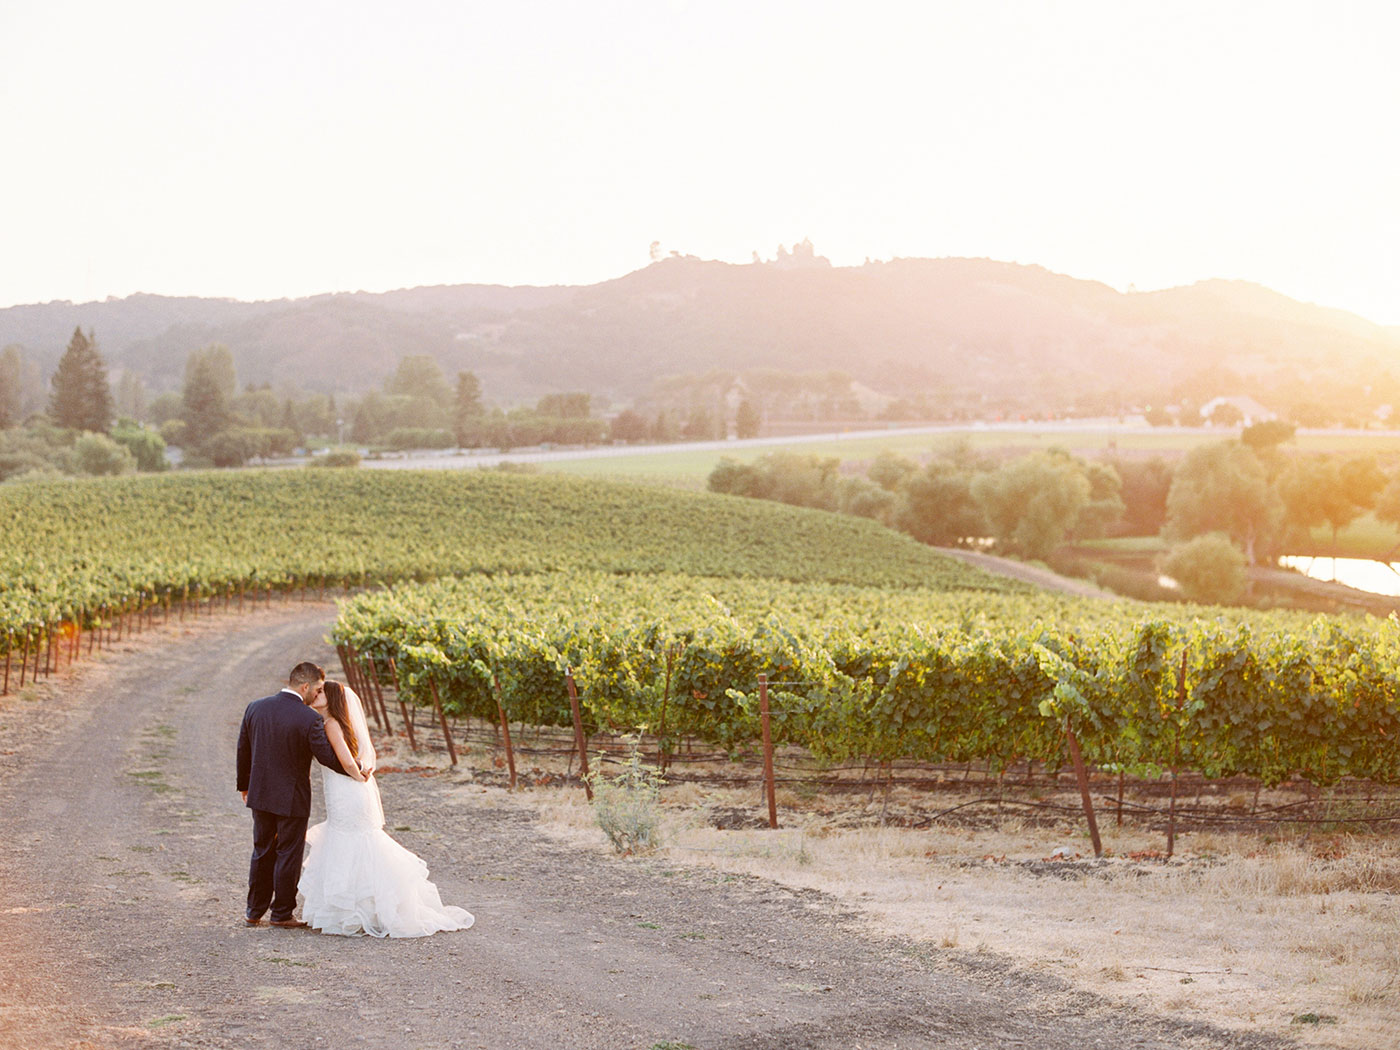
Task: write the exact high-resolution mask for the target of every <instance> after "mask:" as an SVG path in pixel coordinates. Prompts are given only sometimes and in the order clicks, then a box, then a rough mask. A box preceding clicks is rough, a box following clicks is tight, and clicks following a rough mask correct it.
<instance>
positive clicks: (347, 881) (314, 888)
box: [297, 687, 475, 937]
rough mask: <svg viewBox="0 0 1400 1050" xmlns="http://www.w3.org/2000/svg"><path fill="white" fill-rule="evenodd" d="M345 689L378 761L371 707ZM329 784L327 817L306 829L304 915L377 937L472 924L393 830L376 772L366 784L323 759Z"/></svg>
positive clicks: (321, 925) (328, 927)
mask: <svg viewBox="0 0 1400 1050" xmlns="http://www.w3.org/2000/svg"><path fill="white" fill-rule="evenodd" d="M345 693H346V700H347V702H348V703H349V707H350V720H351V723H352V724H353V726H354V728H355V735H356V738H357V739H356V743H357V744H358V746H359V754H360V758H361V761H364V760H366V759H368V760H369V761H370V762H371V763H372V762H373V761H374V747H373V745H372V744H371V743H370V741H369V728H368V726H367V725H366V723H365V718H364V710H363V708H362V707H361V706H360V703H359V698H358V697H356V696H355V694H354V693H353V692H351V690H350V689H349V688H348V687H347V688H346V690H345ZM321 785H322V787H323V788H324V790H325V799H326V820H325V821H324V822H323V823H321V824H317V825H316V826H315V827H313V828H310V829H309V830H308V831H307V832H306V845H307V847H308V848H307V854H306V861H305V863H304V864H303V866H302V871H301V881H300V882H298V883H297V889H298V890H299V891H300V892H301V893H302V894H303V895H304V896H305V898H306V900H305V902H304V903H303V905H302V909H301V917H302V919H304V920H305V921H306V922H307V923H308V924H309V925H310V926H311V927H312V928H313V929H317V930H320V931H321V932H322V933H338V934H347V935H354V934H369V935H370V936H372V937H426V936H428V935H429V934H433V933H441V932H444V931H447V930H465V929H467V928H468V927H469V926H471V924H472V923H473V922H474V921H475V920H474V919H473V917H472V915H471V914H470V913H469V912H467V911H466V910H465V909H463V908H456V907H453V906H451V905H445V904H443V903H442V898H441V896H439V894H438V889H437V887H436V886H434V885H433V884H432V883H431V882H430V881H428V865H427V864H425V863H424V862H423V861H422V860H421V859H420V858H419V857H418V856H417V855H415V854H414V853H412V852H411V851H409V850H407V849H404V847H403V846H401V845H399V844H398V843H397V842H395V841H394V840H393V839H392V838H390V837H389V836H388V835H387V834H386V833H385V831H384V807H383V805H382V804H381V802H380V800H379V785H378V784H376V783H375V781H374V778H373V777H370V779H369V780H368V781H367V782H365V783H363V784H362V783H360V782H358V781H355V780H351V779H350V778H349V777H346V776H341V775H340V774H339V773H333V772H331V771H330V770H329V769H327V768H326V767H324V766H322V767H321Z"/></svg>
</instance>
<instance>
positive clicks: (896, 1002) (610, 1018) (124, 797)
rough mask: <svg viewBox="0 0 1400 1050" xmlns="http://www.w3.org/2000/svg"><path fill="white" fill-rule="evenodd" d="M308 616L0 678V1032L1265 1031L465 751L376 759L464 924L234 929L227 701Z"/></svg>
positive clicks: (744, 1038) (394, 1036)
mask: <svg viewBox="0 0 1400 1050" xmlns="http://www.w3.org/2000/svg"><path fill="white" fill-rule="evenodd" d="M333 615H334V610H333V609H332V607H331V606H329V605H318V604H299V603H292V604H288V605H284V606H276V607H273V608H271V609H268V610H264V611H259V612H257V613H254V614H251V615H249V616H246V617H233V616H219V617H215V618H212V619H209V620H200V621H193V622H190V623H188V624H186V625H183V626H179V627H176V626H172V627H170V628H165V629H162V630H159V631H154V632H149V633H147V634H144V635H138V636H136V637H135V638H134V639H129V640H128V641H126V642H124V643H121V644H120V645H118V646H117V647H116V649H114V650H112V651H110V652H109V653H108V654H106V655H104V656H102V657H100V658H98V659H96V660H93V661H90V662H88V663H86V664H81V665H79V666H78V668H77V669H76V670H75V671H73V672H71V673H69V674H67V675H65V676H62V677H58V678H54V679H51V680H48V681H46V682H45V683H44V684H43V685H41V686H39V687H38V688H37V689H31V690H29V691H28V692H27V693H26V695H25V696H24V697H23V698H16V697H13V696H12V697H8V698H5V699H4V700H0V1046H3V1047H6V1048H31V1047H33V1048H49V1047H137V1046H139V1047H147V1046H151V1047H165V1046H170V1047H219V1048H224V1047H240V1048H243V1047H278V1048H287V1047H291V1048H300V1047H321V1046H325V1047H329V1046H332V1045H334V1046H339V1047H429V1048H439V1047H444V1048H445V1047H472V1048H487V1047H489V1048H491V1050H498V1048H535V1047H540V1048H544V1047H549V1048H558V1047H570V1048H592V1047H597V1048H600V1050H601V1048H607V1050H620V1048H621V1050H626V1048H638V1050H655V1048H658V1047H671V1048H679V1047H682V1046H690V1047H695V1048H697V1050H766V1048H775V1050H776V1048H779V1047H782V1048H788V1047H793V1048H797V1047H802V1048H833V1050H834V1048H838V1047H839V1048H843V1050H845V1048H863V1050H883V1048H895V1047H905V1048H910V1047H958V1048H982V1047H985V1048H997V1050H1002V1048H1014V1047H1030V1046H1035V1047H1038V1048H1045V1050H1057V1048H1063V1050H1071V1048H1072V1050H1084V1048H1090V1047H1113V1048H1120V1047H1132V1048H1144V1050H1146V1048H1163V1050H1165V1048H1169V1047H1170V1048H1173V1050H1175V1048H1180V1047H1189V1048H1207V1047H1210V1048H1246V1047H1247V1048H1266V1047H1280V1046H1287V1045H1291V1044H1288V1043H1286V1042H1282V1041H1279V1040H1278V1039H1274V1038H1268V1037H1264V1036H1260V1035H1253V1034H1248V1033H1244V1034H1241V1033H1229V1032H1224V1031H1221V1030H1217V1029H1215V1028H1212V1027H1210V1026H1207V1025H1202V1024H1193V1023H1182V1022H1179V1021H1173V1020H1168V1019H1163V1018H1160V1017H1156V1016H1153V1015H1151V1014H1148V1013H1145V1012H1139V1011H1136V1010H1134V1009H1133V1008H1132V1007H1130V1006H1126V1005H1122V1004H1117V1003H1114V1002H1112V1001H1110V1000H1108V999H1105V998H1100V997H1096V996H1093V995H1089V994H1086V993H1083V992H1081V991H1078V990H1076V988H1075V987H1073V986H1072V985H1070V984H1068V983H1066V982H1064V981H1061V980H1058V979H1055V978H1052V977H1042V976H1036V975H1028V974H1026V973H1025V972H1024V971H1021V970H1018V969H1016V968H1015V967H1013V966H1012V965H1010V964H1009V963H1008V962H1007V961H1006V960H1005V959H1003V958H1001V957H999V956H997V955H995V954H994V953H987V952H978V953H972V952H961V953H960V952H957V951H952V950H947V951H945V950H941V949H938V948H935V947H932V946H931V945H930V944H928V943H920V942H916V941H913V940H907V939H903V938H900V937H889V936H878V935H875V934H872V933H871V932H869V929H868V927H867V925H866V924H864V923H862V922H861V921H860V918H859V916H857V915H856V914H855V913H854V912H853V911H851V910H848V909H847V908H845V907H844V906H842V905H841V904H839V903H838V902H837V900H836V899H835V898H833V897H830V896H827V895H825V894H822V893H817V892H813V891H803V890H793V889H788V888H784V887H782V886H780V885H778V884H776V883H772V882H768V881H764V880H762V879H758V878H753V877H747V876H742V875H735V874H732V873H724V872H717V871H706V870H703V869H697V868H691V867H681V866H677V865H673V864H671V863H670V862H667V861H665V860H660V859H653V860H636V859H615V858H611V857H606V856H601V855H599V854H598V853H597V852H596V851H585V850H579V849H576V848H571V847H570V846H569V845H568V844H567V843H566V842H561V841H559V840H558V839H557V838H552V837H550V836H548V835H546V834H544V833H543V832H542V831H541V830H540V829H539V827H538V826H537V823H536V818H535V814H534V813H533V811H532V810H531V809H530V808H529V807H528V805H526V804H525V803H522V802H521V801H520V800H519V799H518V798H516V797H514V796H510V795H507V794H506V793H504V792H503V791H501V790H500V789H499V788H498V787H494V786H491V785H489V784H483V783H478V782H475V781H474V780H473V779H472V775H471V770H470V769H465V770H459V771H457V772H454V773H445V772H439V771H438V770H436V769H427V770H413V769H411V768H405V767H400V768H403V769H404V771H403V772H393V773H385V774H384V775H383V776H382V777H381V785H382V790H383V795H384V803H385V809H386V812H387V814H388V827H389V830H390V831H391V833H392V834H394V835H395V837H396V838H398V839H399V840H400V841H401V842H403V843H404V844H405V845H407V846H408V847H409V848H411V849H413V850H414V851H416V852H417V853H418V854H419V855H420V856H422V857H423V858H424V859H425V860H426V861H427V862H428V865H429V867H430V869H431V870H432V873H433V878H434V880H435V881H436V883H437V884H438V886H439V888H440V890H441V891H442V895H443V899H444V900H445V901H447V902H449V903H453V904H459V905H462V906H464V907H466V908H468V909H469V910H470V911H472V912H473V913H474V914H475V915H476V926H475V927H474V928H472V929H471V930H468V931H465V932H462V933H455V934H442V935H438V936H435V937H431V938H426V939H423V940H408V941H377V940H372V939H367V938H365V939H348V938H337V937H327V936H321V935H318V934H315V933H310V932H306V931H288V930H277V929H271V928H267V927H262V928H253V929H249V928H246V927H244V926H243V925H242V924H241V913H242V905H243V898H244V894H245V891H246V882H245V879H246V871H247V863H248V852H249V847H250V827H251V825H250V820H249V817H248V815H247V812H246V810H245V809H244V808H243V807H242V804H241V803H240V801H239V799H238V796H237V794H236V793H235V791H234V779H233V753H234V742H235V739H236V736H237V729H238V722H239V719H240V717H241V715H242V711H243V707H244V705H245V704H246V703H247V702H248V701H249V700H251V699H254V698H256V697H258V696H262V695H266V694H267V693H268V692H271V691H272V690H273V689H274V688H275V687H276V686H277V685H278V684H279V683H280V679H281V677H282V676H283V675H284V674H285V671H286V669H287V668H289V667H290V666H291V665H292V664H293V663H295V662H296V661H297V660H300V659H306V658H309V659H316V660H319V661H320V662H322V663H323V664H324V665H325V666H327V668H328V669H333V671H332V673H333V675H336V674H338V665H337V664H336V663H335V660H334V656H333V654H332V652H331V650H330V647H329V646H328V645H327V644H326V643H325V641H324V634H325V632H326V631H327V629H328V627H329V624H330V622H331V620H332V618H333ZM483 772H485V771H483ZM316 779H318V778H313V783H314V782H315V780H316ZM483 779H490V780H494V779H495V772H494V770H492V771H491V775H490V777H489V778H483ZM321 813H322V810H321V808H320V800H319V798H318V799H317V801H316V809H315V810H314V811H313V815H312V819H313V821H315V820H319V819H321Z"/></svg>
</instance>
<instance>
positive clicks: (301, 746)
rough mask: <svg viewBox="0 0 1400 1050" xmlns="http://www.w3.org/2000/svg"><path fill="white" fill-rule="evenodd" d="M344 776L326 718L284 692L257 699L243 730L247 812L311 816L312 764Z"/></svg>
mask: <svg viewBox="0 0 1400 1050" xmlns="http://www.w3.org/2000/svg"><path fill="white" fill-rule="evenodd" d="M313 757H314V758H315V759H316V761H318V762H320V763H321V764H322V765H323V766H328V767H330V768H331V769H333V770H334V771H335V772H337V773H340V774H342V775H344V770H343V769H341V767H340V759H338V758H336V755H335V749H334V748H332V747H331V743H330V741H329V740H327V739H326V727H325V723H324V722H322V721H321V716H320V715H319V714H317V713H316V712H315V711H313V710H312V709H311V708H309V707H307V706H306V705H305V704H304V703H302V701H301V697H299V696H297V694H296V693H294V692H292V691H291V690H288V689H284V690H282V692H280V693H277V694H276V695H275V696H265V697H263V698H262V699H261V700H254V701H253V702H252V703H251V704H249V705H248V707H247V710H245V711H244V712H243V725H242V726H241V727H240V728H239V730H238V790H239V791H246V792H248V807H249V808H250V809H260V810H263V811H264V812H267V813H276V814H279V815H281V816H284V817H309V816H310V815H311V759H312V758H313Z"/></svg>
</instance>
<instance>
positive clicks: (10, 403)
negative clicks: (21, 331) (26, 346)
mask: <svg viewBox="0 0 1400 1050" xmlns="http://www.w3.org/2000/svg"><path fill="white" fill-rule="evenodd" d="M22 365H23V361H22V360H21V358H20V355H19V347H17V346H7V347H5V349H4V350H3V351H0V430H4V429H6V428H7V427H17V426H19V424H20V417H21V413H22V399H21V397H20V384H21V382H22V378H21V377H22V371H21V368H22Z"/></svg>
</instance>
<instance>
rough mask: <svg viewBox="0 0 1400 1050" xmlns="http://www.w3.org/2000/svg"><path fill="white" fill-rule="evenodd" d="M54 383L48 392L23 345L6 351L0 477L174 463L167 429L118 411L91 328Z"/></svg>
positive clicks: (1, 375)
mask: <svg viewBox="0 0 1400 1050" xmlns="http://www.w3.org/2000/svg"><path fill="white" fill-rule="evenodd" d="M50 387H51V389H50V391H49V394H48V397H47V399H45V398H44V396H43V383H42V380H41V378H40V373H39V368H38V366H37V365H36V364H35V363H34V362H32V361H29V360H28V359H27V358H26V357H25V355H24V354H23V352H22V351H21V350H20V349H19V348H18V347H14V346H9V347H6V348H5V349H4V351H3V352H0V481H7V480H9V479H11V478H16V477H33V476H44V475H57V474H127V473H131V472H133V471H136V470H151V471H154V470H164V469H165V468H166V458H165V442H164V441H163V440H162V439H161V437H160V435H159V434H157V433H155V432H154V431H152V430H149V429H147V428H145V427H143V426H141V425H140V424H139V423H137V422H136V421H135V420H134V419H132V418H130V417H128V416H121V417H119V416H118V400H117V398H116V397H115V396H114V395H113V392H112V386H111V383H110V381H109V379H108V375H107V364H106V361H105V360H104V359H103V357H102V354H101V352H100V350H99V349H98V346H97V339H96V337H95V336H94V334H93V333H92V332H91V331H88V332H84V331H83V330H82V329H81V328H78V329H75V330H74V332H73V337H72V338H71V339H70V340H69V342H68V347H67V349H66V350H65V351H64V353H63V356H62V357H61V358H60V359H59V362H58V367H57V369H56V370H55V372H54V374H53V376H52V378H51V380H50Z"/></svg>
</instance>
